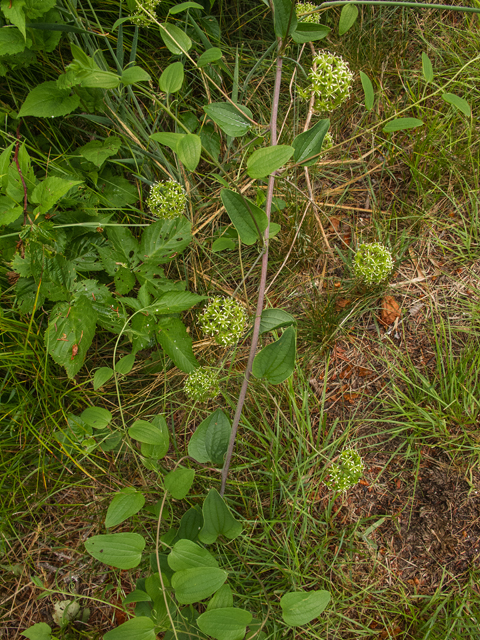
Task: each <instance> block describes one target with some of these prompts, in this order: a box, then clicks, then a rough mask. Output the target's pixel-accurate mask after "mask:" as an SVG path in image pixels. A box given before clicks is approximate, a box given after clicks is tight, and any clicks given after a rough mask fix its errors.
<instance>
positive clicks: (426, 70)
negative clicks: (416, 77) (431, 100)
mask: <svg viewBox="0 0 480 640" xmlns="http://www.w3.org/2000/svg"><path fill="white" fill-rule="evenodd" d="M422 73H423V77H424V78H425V81H426V82H432V81H433V65H432V61H431V60H430V58H429V57H428V56H427V54H426V53H422Z"/></svg>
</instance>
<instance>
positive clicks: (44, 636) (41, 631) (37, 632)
mask: <svg viewBox="0 0 480 640" xmlns="http://www.w3.org/2000/svg"><path fill="white" fill-rule="evenodd" d="M51 634H52V629H51V627H50V626H49V625H48V624H46V623H45V622H37V624H34V625H33V627H29V628H28V629H25V631H22V632H21V633H20V635H21V636H25V637H26V638H28V639H29V640H50V639H51V637H52V635H51Z"/></svg>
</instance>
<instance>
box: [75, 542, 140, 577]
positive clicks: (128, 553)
mask: <svg viewBox="0 0 480 640" xmlns="http://www.w3.org/2000/svg"><path fill="white" fill-rule="evenodd" d="M144 548H145V539H144V537H143V536H140V535H139V534H138V533H110V534H107V535H103V536H93V537H92V538H88V540H86V541H85V549H86V550H87V551H88V553H89V554H90V555H91V556H93V557H94V558H95V559H96V560H100V561H101V562H104V563H105V564H108V565H109V566H111V567H116V568H117V569H133V567H137V566H138V565H139V564H140V561H141V559H142V551H143V550H144Z"/></svg>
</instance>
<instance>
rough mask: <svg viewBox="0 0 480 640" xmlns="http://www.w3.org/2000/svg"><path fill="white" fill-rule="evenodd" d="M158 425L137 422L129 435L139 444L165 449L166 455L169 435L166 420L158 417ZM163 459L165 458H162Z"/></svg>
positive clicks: (130, 429)
mask: <svg viewBox="0 0 480 640" xmlns="http://www.w3.org/2000/svg"><path fill="white" fill-rule="evenodd" d="M157 419H158V421H157V424H154V423H153V422H147V421H146V420H137V421H136V422H134V423H133V425H132V426H131V427H130V428H129V430H128V435H129V436H130V437H131V438H133V439H134V440H138V442H144V443H145V444H153V445H156V446H158V447H163V449H164V450H165V453H164V455H165V454H166V453H167V451H168V445H169V435H168V428H167V424H166V422H165V418H163V417H162V416H157ZM160 457H162V458H163V456H160Z"/></svg>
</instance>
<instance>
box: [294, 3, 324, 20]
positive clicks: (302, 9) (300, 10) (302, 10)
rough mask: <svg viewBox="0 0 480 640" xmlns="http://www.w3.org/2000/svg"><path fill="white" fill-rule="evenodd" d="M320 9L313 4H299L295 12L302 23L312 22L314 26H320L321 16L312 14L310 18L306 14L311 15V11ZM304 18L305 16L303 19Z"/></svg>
mask: <svg viewBox="0 0 480 640" xmlns="http://www.w3.org/2000/svg"><path fill="white" fill-rule="evenodd" d="M319 8H320V7H319V6H318V5H316V4H312V3H311V2H297V6H296V7H295V10H296V12H297V18H298V19H299V20H300V22H312V23H313V24H318V23H319V22H320V14H319V13H312V14H311V15H310V16H305V14H306V13H310V11H315V9H319ZM302 16H305V17H304V18H302Z"/></svg>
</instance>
